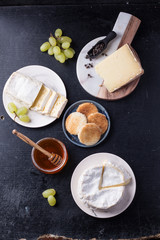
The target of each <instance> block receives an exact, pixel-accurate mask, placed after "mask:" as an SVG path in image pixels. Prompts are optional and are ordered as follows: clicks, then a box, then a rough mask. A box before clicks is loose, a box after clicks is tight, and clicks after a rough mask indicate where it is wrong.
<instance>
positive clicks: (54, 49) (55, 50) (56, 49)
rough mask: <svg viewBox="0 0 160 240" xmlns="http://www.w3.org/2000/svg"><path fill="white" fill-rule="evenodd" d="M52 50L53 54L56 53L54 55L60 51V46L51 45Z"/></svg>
mask: <svg viewBox="0 0 160 240" xmlns="http://www.w3.org/2000/svg"><path fill="white" fill-rule="evenodd" d="M53 52H54V54H56V55H58V54H60V52H61V49H60V47H58V46H55V47H53Z"/></svg>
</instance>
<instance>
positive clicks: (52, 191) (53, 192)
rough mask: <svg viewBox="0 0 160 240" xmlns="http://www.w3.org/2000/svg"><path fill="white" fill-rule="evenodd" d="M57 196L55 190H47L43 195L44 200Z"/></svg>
mask: <svg viewBox="0 0 160 240" xmlns="http://www.w3.org/2000/svg"><path fill="white" fill-rule="evenodd" d="M55 194H56V191H55V190H54V189H53V188H50V189H47V190H45V191H44V192H43V193H42V195H43V197H44V198H48V197H49V196H50V195H52V196H54V195H55Z"/></svg>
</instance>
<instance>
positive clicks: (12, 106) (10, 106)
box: [8, 102, 17, 113]
mask: <svg viewBox="0 0 160 240" xmlns="http://www.w3.org/2000/svg"><path fill="white" fill-rule="evenodd" d="M8 110H9V111H10V113H16V112H17V107H16V105H15V104H14V103H13V102H10V103H8Z"/></svg>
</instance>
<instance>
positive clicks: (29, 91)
mask: <svg viewBox="0 0 160 240" xmlns="http://www.w3.org/2000/svg"><path fill="white" fill-rule="evenodd" d="M41 88H42V83H41V82H39V81H37V80H36V79H32V78H30V77H28V76H25V75H23V74H21V73H19V72H14V73H12V75H11V76H10V78H9V79H8V81H7V84H6V86H5V92H6V93H7V94H9V95H10V96H11V97H12V98H13V100H15V101H17V102H19V103H21V104H22V105H23V106H26V107H27V108H30V107H31V106H32V104H33V103H34V101H35V99H36V97H37V95H38V93H39V91H40V89H41Z"/></svg>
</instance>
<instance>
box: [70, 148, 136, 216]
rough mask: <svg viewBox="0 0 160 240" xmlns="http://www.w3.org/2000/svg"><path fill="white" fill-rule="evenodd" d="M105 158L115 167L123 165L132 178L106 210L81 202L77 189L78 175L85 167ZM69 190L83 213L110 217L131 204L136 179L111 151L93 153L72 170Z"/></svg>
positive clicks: (94, 164) (95, 164)
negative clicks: (111, 205)
mask: <svg viewBox="0 0 160 240" xmlns="http://www.w3.org/2000/svg"><path fill="white" fill-rule="evenodd" d="M105 160H108V161H110V162H111V163H113V164H115V165H116V166H117V167H118V166H120V167H123V168H124V169H125V170H126V171H127V172H128V173H129V174H130V176H131V178H132V180H131V182H130V183H129V184H128V185H127V186H125V190H124V193H123V196H122V198H121V199H120V201H119V202H118V203H117V204H116V205H115V206H113V207H111V208H109V209H108V210H106V211H102V210H101V211H100V210H92V209H90V208H89V207H87V205H85V204H84V203H83V201H82V200H81V199H80V197H79V195H78V191H77V186H78V181H79V178H80V176H81V175H82V174H83V172H84V171H85V170H86V169H87V168H90V167H94V166H97V165H100V164H102V165H103V162H104V161H105ZM71 192H72V196H73V199H74V201H75V202H76V204H77V205H78V207H79V208H80V209H81V210H82V211H84V212H85V213H87V214H88V215H90V216H92V217H97V218H110V217H114V216H116V215H118V214H120V213H122V212H123V211H124V210H126V209H127V208H128V206H129V205H130V204H131V202H132V200H133V198H134V195H135V192H136V180H135V176H134V173H133V171H132V169H131V168H130V166H129V165H128V164H127V163H126V162H125V161H124V160H123V159H122V158H120V157H118V156H116V155H114V154H111V153H95V154H92V155H90V156H88V157H86V158H85V159H83V160H82V161H81V162H80V163H79V164H78V166H77V167H76V169H75V170H74V172H73V175H72V179H71Z"/></svg>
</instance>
